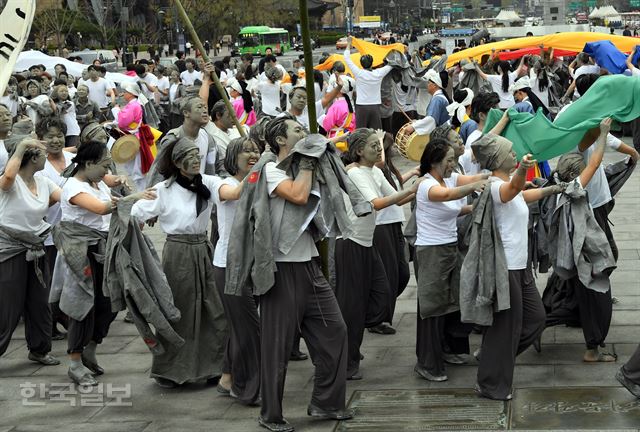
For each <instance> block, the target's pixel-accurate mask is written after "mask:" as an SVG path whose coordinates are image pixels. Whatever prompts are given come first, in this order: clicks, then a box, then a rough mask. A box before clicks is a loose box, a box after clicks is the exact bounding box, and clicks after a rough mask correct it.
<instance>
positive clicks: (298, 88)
mask: <svg viewBox="0 0 640 432" xmlns="http://www.w3.org/2000/svg"><path fill="white" fill-rule="evenodd" d="M297 90H301V91H304V92H305V93H307V88H306V87H303V86H295V87H294V88H292V89H291V91H290V92H289V100H291V99H293V95H294V94H296V91H297Z"/></svg>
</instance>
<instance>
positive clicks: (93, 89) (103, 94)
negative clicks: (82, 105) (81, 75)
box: [83, 78, 112, 108]
mask: <svg viewBox="0 0 640 432" xmlns="http://www.w3.org/2000/svg"><path fill="white" fill-rule="evenodd" d="M83 84H84V85H86V86H87V87H88V88H89V99H90V100H92V101H94V102H95V103H97V104H98V108H106V107H107V105H109V102H110V101H111V99H110V98H109V97H108V96H107V91H108V90H110V89H111V88H112V86H111V85H110V84H109V82H108V81H107V80H106V79H104V78H98V80H97V81H95V82H94V81H91V80H90V79H89V80H86V81H84V82H83Z"/></svg>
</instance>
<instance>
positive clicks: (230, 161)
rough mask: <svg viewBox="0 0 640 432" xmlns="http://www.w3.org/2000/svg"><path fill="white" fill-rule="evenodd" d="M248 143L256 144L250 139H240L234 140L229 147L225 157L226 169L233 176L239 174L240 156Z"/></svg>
mask: <svg viewBox="0 0 640 432" xmlns="http://www.w3.org/2000/svg"><path fill="white" fill-rule="evenodd" d="M247 141H249V142H254V141H253V140H252V139H251V138H250V137H239V138H234V139H232V140H231V141H230V142H229V144H228V145H227V152H226V154H225V156H224V169H225V170H226V171H227V172H228V173H229V174H230V175H232V176H234V175H236V174H238V170H239V167H238V155H239V154H240V153H241V152H242V148H243V147H244V144H245V143H246V142H247ZM256 145H257V144H256Z"/></svg>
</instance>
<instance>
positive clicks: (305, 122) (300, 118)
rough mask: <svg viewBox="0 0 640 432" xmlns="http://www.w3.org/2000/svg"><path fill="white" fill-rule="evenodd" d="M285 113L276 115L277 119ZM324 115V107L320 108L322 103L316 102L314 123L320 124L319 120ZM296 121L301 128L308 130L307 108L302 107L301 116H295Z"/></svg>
mask: <svg viewBox="0 0 640 432" xmlns="http://www.w3.org/2000/svg"><path fill="white" fill-rule="evenodd" d="M285 114H286V113H280V114H279V115H278V117H282V116H284V115H285ZM323 115H324V106H322V101H317V102H316V121H317V122H318V123H319V124H322V121H321V118H322V116H323ZM296 120H297V121H298V123H300V124H301V125H302V126H304V127H305V129H307V130H308V129H309V111H308V110H307V107H306V106H305V107H304V110H303V111H302V114H300V115H299V116H296Z"/></svg>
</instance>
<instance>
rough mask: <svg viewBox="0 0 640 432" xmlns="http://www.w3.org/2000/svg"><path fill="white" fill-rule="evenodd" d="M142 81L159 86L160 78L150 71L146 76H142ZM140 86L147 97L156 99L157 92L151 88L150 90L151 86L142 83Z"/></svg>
mask: <svg viewBox="0 0 640 432" xmlns="http://www.w3.org/2000/svg"><path fill="white" fill-rule="evenodd" d="M140 79H141V80H142V81H144V82H146V83H147V84H149V85H151V86H153V87H158V78H157V77H156V76H155V75H154V74H152V73H150V72H147V74H146V75H145V76H144V78H140ZM140 87H141V88H142V93H144V95H145V96H146V97H147V99H149V100H155V99H154V98H155V92H152V91H151V90H149V87H147V86H146V85H144V84H142V85H140Z"/></svg>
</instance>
